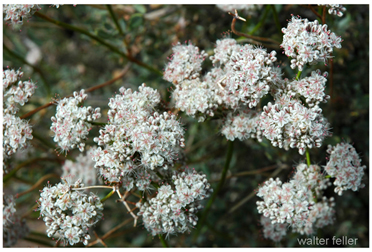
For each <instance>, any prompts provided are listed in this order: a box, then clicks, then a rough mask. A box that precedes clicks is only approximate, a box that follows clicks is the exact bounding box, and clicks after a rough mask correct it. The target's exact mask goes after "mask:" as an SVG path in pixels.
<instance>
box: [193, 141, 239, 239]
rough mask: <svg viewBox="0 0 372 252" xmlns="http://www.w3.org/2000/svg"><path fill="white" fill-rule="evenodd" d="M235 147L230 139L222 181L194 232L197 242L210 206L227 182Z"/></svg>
mask: <svg viewBox="0 0 372 252" xmlns="http://www.w3.org/2000/svg"><path fill="white" fill-rule="evenodd" d="M233 149H234V141H228V147H227V154H226V161H225V166H224V168H223V170H222V174H221V179H220V182H219V183H218V185H217V188H216V190H214V192H213V195H212V197H211V198H210V199H209V201H208V203H207V205H206V207H205V210H204V212H203V214H202V216H201V218H200V220H199V222H198V225H197V227H196V231H195V233H194V237H193V242H195V241H196V239H197V238H198V236H199V234H200V231H201V228H202V227H203V225H204V222H205V221H206V219H207V215H208V212H209V210H210V208H211V207H212V204H213V202H214V200H215V199H216V197H217V194H218V192H219V191H220V190H221V188H222V186H223V184H224V182H225V179H226V174H227V171H228V170H229V167H230V161H231V158H232V154H233Z"/></svg>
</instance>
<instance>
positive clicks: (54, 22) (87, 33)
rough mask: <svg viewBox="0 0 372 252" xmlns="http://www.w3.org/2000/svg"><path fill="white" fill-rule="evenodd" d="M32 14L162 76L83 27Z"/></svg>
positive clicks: (36, 13) (156, 70) (37, 13)
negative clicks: (78, 34)
mask: <svg viewBox="0 0 372 252" xmlns="http://www.w3.org/2000/svg"><path fill="white" fill-rule="evenodd" d="M34 15H35V16H38V17H39V18H42V19H44V20H46V21H48V22H51V23H53V24H55V25H58V26H62V27H64V28H66V29H69V30H72V31H76V32H79V33H82V34H84V35H86V36H88V37H90V38H92V39H94V40H96V41H97V42H98V43H100V44H102V45H104V46H106V47H107V48H108V49H110V50H111V51H113V52H115V53H117V54H119V55H120V56H122V57H124V58H126V59H127V60H129V61H131V62H133V63H135V64H137V65H139V66H141V67H143V68H146V69H147V70H149V71H151V72H153V73H156V74H157V75H159V76H163V73H162V72H161V71H159V70H158V69H155V68H153V67H152V66H149V65H147V64H146V63H144V62H142V61H139V60H138V59H136V58H133V57H132V56H131V55H127V54H125V53H123V52H122V51H120V50H119V49H118V48H116V47H115V46H113V45H111V44H109V43H107V42H106V41H105V40H103V39H101V38H100V37H98V36H96V35H94V34H92V33H90V32H88V31H86V30H84V29H82V28H80V27H77V26H73V25H70V24H66V23H63V22H61V21H58V20H55V19H52V18H50V17H48V16H45V15H44V14H41V13H40V12H35V14H34Z"/></svg>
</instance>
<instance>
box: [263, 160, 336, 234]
mask: <svg viewBox="0 0 372 252" xmlns="http://www.w3.org/2000/svg"><path fill="white" fill-rule="evenodd" d="M329 185H330V182H329V179H328V178H325V176H324V175H323V174H322V173H321V171H320V167H319V166H318V165H310V166H308V165H306V164H299V165H298V166H297V168H296V172H295V174H294V175H293V178H292V179H291V180H290V181H289V182H287V183H282V182H281V181H280V180H279V178H277V179H276V180H274V179H272V178H271V179H270V180H268V181H266V182H265V183H264V185H263V186H261V187H260V188H259V190H258V193H257V196H259V197H261V198H262V199H263V201H257V209H258V212H259V213H262V214H263V217H262V218H261V224H262V225H263V227H264V230H263V231H264V237H265V238H267V239H272V240H274V241H279V240H280V239H282V237H283V236H284V235H285V230H283V229H284V227H287V226H290V227H291V228H292V231H293V232H298V233H300V234H306V235H311V234H313V233H315V232H316V229H317V228H322V227H324V226H326V225H329V224H332V223H333V221H334V212H335V211H334V206H335V203H334V199H333V198H330V199H327V198H326V197H322V193H323V190H324V189H326V188H327V187H328V186H329ZM318 198H319V199H321V201H319V202H317V199H318ZM269 220H270V222H271V225H270V224H269ZM278 224H285V226H284V227H283V226H279V225H278Z"/></svg>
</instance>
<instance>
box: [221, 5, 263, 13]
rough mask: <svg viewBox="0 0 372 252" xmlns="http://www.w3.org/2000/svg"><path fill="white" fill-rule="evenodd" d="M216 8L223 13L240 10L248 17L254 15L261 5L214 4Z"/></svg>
mask: <svg viewBox="0 0 372 252" xmlns="http://www.w3.org/2000/svg"><path fill="white" fill-rule="evenodd" d="M216 6H217V8H218V9H220V10H222V11H224V12H228V11H234V10H240V11H243V12H244V13H246V14H248V15H252V14H255V13H256V11H257V10H260V9H261V8H262V5H261V4H216Z"/></svg>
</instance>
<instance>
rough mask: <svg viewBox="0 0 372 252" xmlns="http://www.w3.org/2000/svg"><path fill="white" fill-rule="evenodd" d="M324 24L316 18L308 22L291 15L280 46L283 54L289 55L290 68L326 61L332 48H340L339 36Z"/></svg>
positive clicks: (300, 68)
mask: <svg viewBox="0 0 372 252" xmlns="http://www.w3.org/2000/svg"><path fill="white" fill-rule="evenodd" d="M327 28H328V27H327V25H326V24H323V25H321V24H319V23H318V21H317V20H315V21H313V22H309V20H308V19H301V18H299V17H295V16H292V19H291V21H290V22H289V23H288V26H287V28H282V32H283V33H284V36H283V42H282V44H281V47H282V48H283V49H284V53H285V55H287V56H288V57H291V58H292V59H291V68H292V69H295V68H296V67H298V69H299V70H300V71H302V69H303V67H304V65H305V64H307V63H310V64H316V63H318V62H324V63H327V61H328V59H329V58H331V57H332V56H331V54H332V52H333V48H334V47H336V48H341V42H342V39H341V37H337V36H336V35H335V33H333V32H331V31H329V30H328V29H327Z"/></svg>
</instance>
